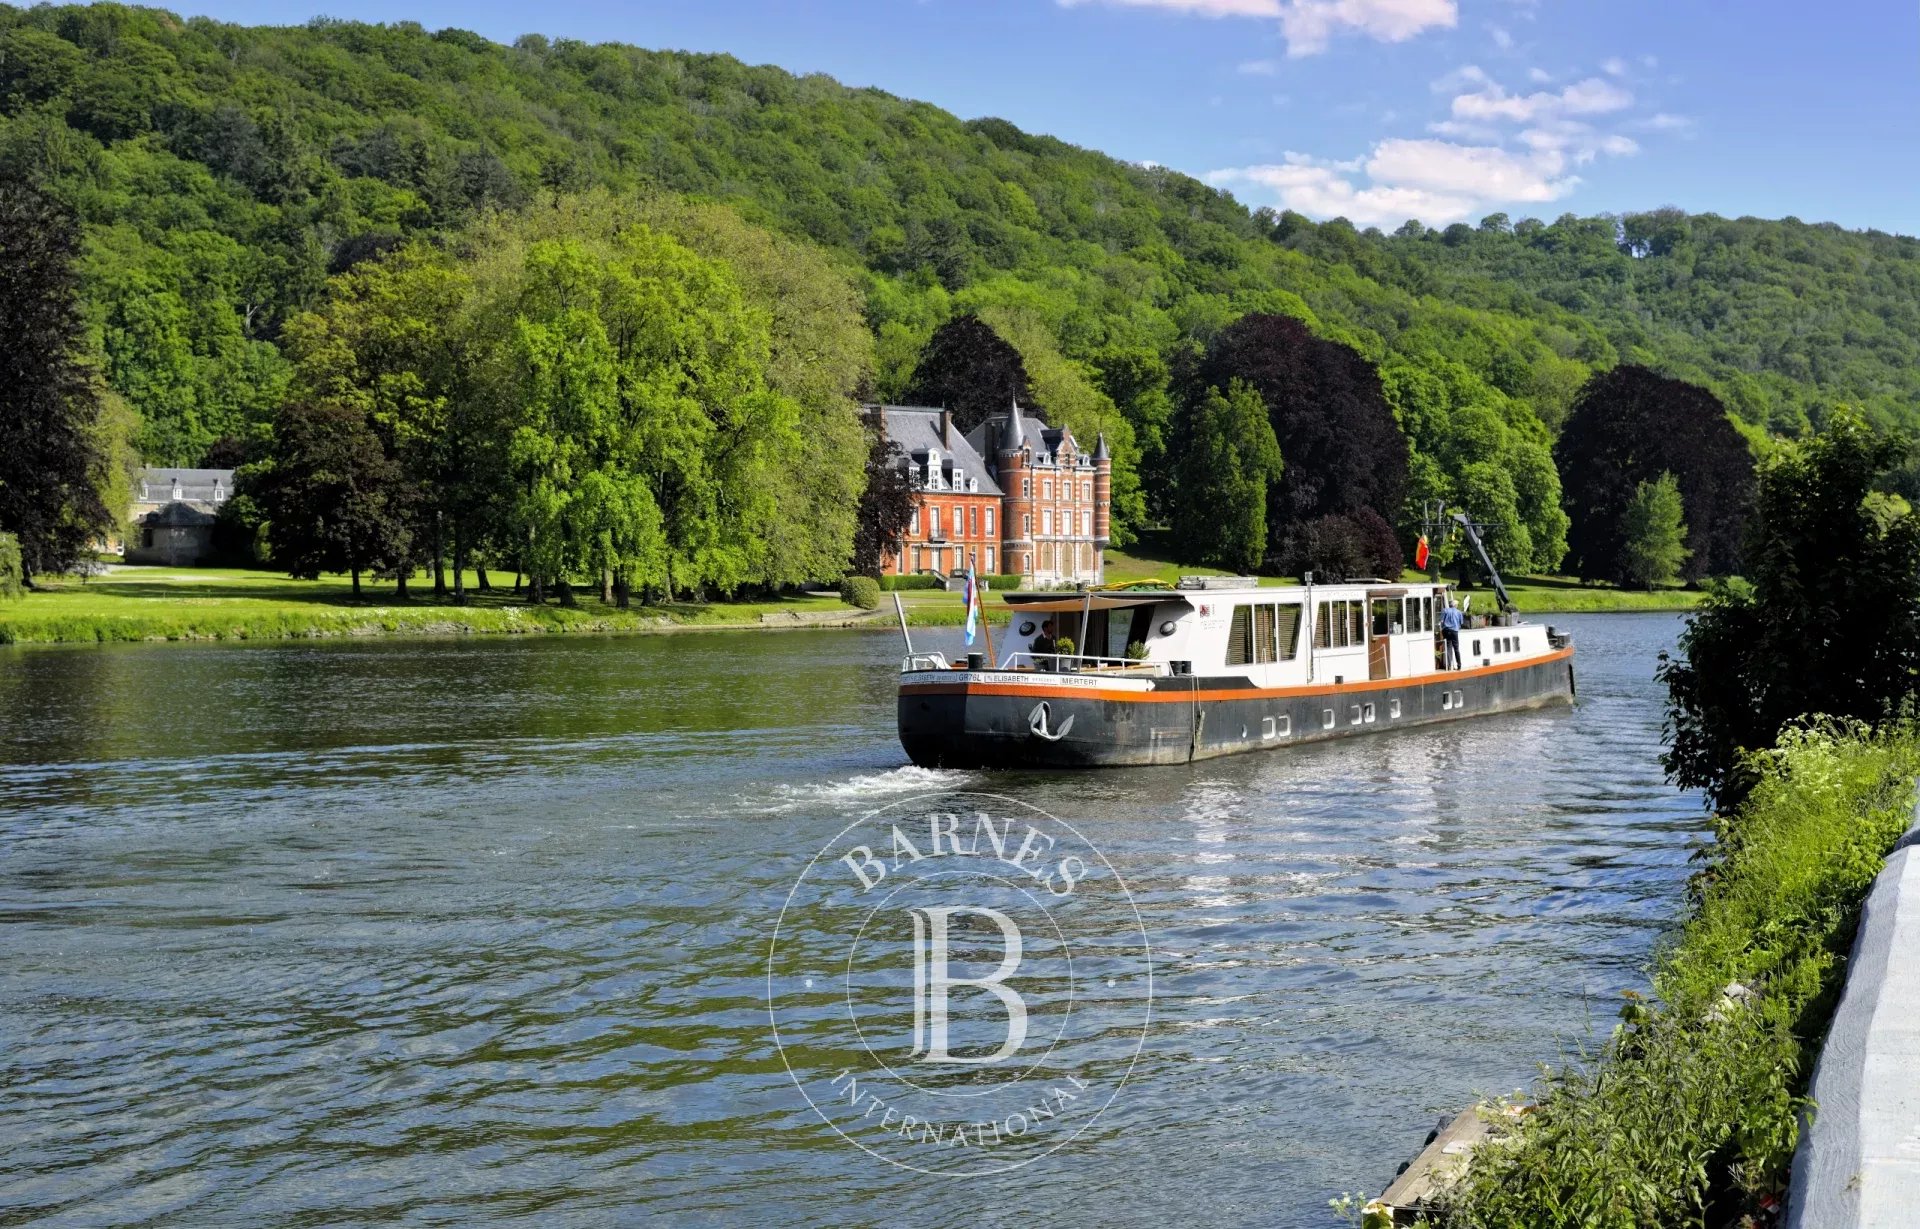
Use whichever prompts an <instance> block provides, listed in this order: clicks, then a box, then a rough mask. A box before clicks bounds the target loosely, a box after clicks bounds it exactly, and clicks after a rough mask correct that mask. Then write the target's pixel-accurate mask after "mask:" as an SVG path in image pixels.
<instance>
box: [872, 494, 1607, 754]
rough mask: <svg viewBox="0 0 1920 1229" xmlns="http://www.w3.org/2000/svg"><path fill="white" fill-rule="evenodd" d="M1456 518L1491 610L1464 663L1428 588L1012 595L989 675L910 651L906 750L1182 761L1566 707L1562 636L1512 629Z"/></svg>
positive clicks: (1532, 626) (904, 685)
mask: <svg viewBox="0 0 1920 1229" xmlns="http://www.w3.org/2000/svg"><path fill="white" fill-rule="evenodd" d="M1454 519H1456V520H1458V521H1459V523H1460V524H1461V525H1462V526H1463V527H1464V528H1465V530H1466V534H1467V538H1468V541H1469V543H1470V544H1471V545H1472V546H1473V547H1474V548H1475V550H1476V552H1478V553H1479V554H1480V555H1481V557H1482V560H1483V561H1485V562H1486V564H1487V572H1488V575H1489V576H1490V577H1491V579H1492V581H1493V586H1494V589H1495V591H1496V592H1497V593H1498V595H1499V603H1500V604H1499V609H1498V610H1497V611H1495V612H1494V613H1493V614H1491V615H1490V616H1483V617H1470V616H1464V615H1463V618H1462V622H1463V623H1464V626H1463V627H1462V628H1461V629H1460V630H1459V632H1458V640H1459V659H1458V661H1457V662H1456V661H1453V660H1451V659H1450V657H1449V654H1448V653H1447V650H1446V646H1445V636H1444V634H1443V624H1444V622H1445V612H1446V609H1447V607H1448V606H1449V605H1450V604H1453V596H1452V591H1451V588H1450V587H1449V586H1447V585H1445V584H1442V583H1439V582H1437V581H1423V582H1418V583H1396V582H1388V581H1384V580H1353V581H1347V582H1344V583H1340V584H1320V585H1316V584H1314V583H1312V579H1313V578H1312V577H1311V576H1308V577H1307V578H1306V581H1307V583H1305V584H1300V585H1283V586H1263V585H1260V584H1259V583H1258V581H1257V580H1255V579H1253V578H1249V577H1239V578H1232V577H1228V578H1223V577H1205V578H1200V577H1190V578H1184V579H1183V580H1182V581H1181V582H1180V584H1179V585H1178V586H1172V587H1169V586H1165V585H1161V586H1158V587H1135V588H1113V587H1109V588H1104V589H1096V590H1081V591H1076V592H1044V593H1009V594H1005V595H1004V596H1003V598H1002V600H1003V601H1004V602H1005V604H1006V607H1007V614H1008V615H1009V616H1010V622H1009V624H1008V627H1007V631H1006V632H1005V633H1003V639H1006V640H1008V641H1009V643H1007V644H1005V645H1004V647H1005V648H1006V650H1007V651H1006V652H1005V654H1004V656H1002V657H1001V658H1000V659H999V660H998V661H993V660H990V659H989V657H988V655H987V654H980V653H973V654H969V655H968V657H967V659H966V660H965V661H960V662H950V661H948V660H947V659H946V658H945V657H944V656H942V655H941V654H938V653H916V652H914V651H913V645H912V641H911V639H909V640H908V643H907V655H906V658H905V660H904V661H903V662H902V664H901V671H900V680H899V697H898V721H899V731H900V744H901V746H902V747H903V748H905V750H906V753H907V755H908V757H909V758H910V759H911V760H912V761H913V762H914V763H915V764H918V765H920V766H922V767H928V768H1027V767H1051V768H1092V767H1106V766H1117V765H1131V764H1185V763H1191V762H1193V761H1195V760H1203V759H1210V758H1212V757H1214V756H1220V755H1233V754H1237V753H1239V752H1243V751H1259V750H1267V749H1272V748H1278V747H1289V746H1293V745H1295V744H1298V743H1306V742H1319V741H1322V740H1325V739H1331V738H1346V737H1351V736H1354V735H1360V734H1372V733H1378V732H1381V731H1386V730H1397V729H1403V728H1406V727H1408V726H1417V725H1427V724H1431V723H1434V722H1440V721H1458V720H1463V719H1465V718H1469V717H1478V716H1482V715H1485V714H1489V713H1505V712H1513V711H1516V710H1521V709H1530V708H1538V707H1542V706H1545V705H1551V704H1566V703H1570V702H1571V701H1572V700H1573V696H1574V677H1573V642H1572V638H1571V637H1569V636H1567V635H1564V634H1562V633H1560V632H1558V631H1556V630H1555V629H1554V628H1552V627H1547V626H1542V625H1540V624H1536V623H1528V622H1526V621H1524V620H1522V619H1521V618H1520V617H1519V616H1518V614H1517V613H1516V611H1515V609H1514V606H1513V602H1512V600H1511V598H1510V597H1509V596H1508V594H1507V590H1506V586H1505V585H1504V584H1502V583H1501V581H1500V577H1499V573H1498V572H1497V571H1495V570H1494V569H1493V567H1492V565H1491V561H1490V560H1486V558H1485V552H1484V550H1483V549H1482V548H1481V546H1480V543H1479V540H1478V536H1477V535H1476V534H1475V533H1474V532H1473V530H1474V526H1472V525H1471V524H1469V523H1468V522H1467V521H1466V518H1465V517H1463V516H1459V515H1458V514H1456V515H1455V518H1454ZM901 631H902V634H903V635H904V634H905V633H906V621H905V618H904V616H903V617H902V619H901ZM988 643H989V645H991V640H989V642H988Z"/></svg>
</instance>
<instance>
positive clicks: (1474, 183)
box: [1366, 139, 1579, 201]
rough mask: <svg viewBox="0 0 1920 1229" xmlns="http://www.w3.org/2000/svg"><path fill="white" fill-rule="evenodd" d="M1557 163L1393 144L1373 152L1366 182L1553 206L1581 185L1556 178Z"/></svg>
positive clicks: (1446, 146)
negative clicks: (1550, 203) (1540, 202)
mask: <svg viewBox="0 0 1920 1229" xmlns="http://www.w3.org/2000/svg"><path fill="white" fill-rule="evenodd" d="M1560 169H1561V164H1560V162H1559V160H1558V159H1554V158H1545V159H1543V158H1539V157H1529V156H1527V155H1524V154H1517V153H1514V152H1512V151H1511V150H1506V149H1501V148H1500V147H1499V146H1497V145H1456V144H1454V143H1452V142H1450V141H1429V140H1405V139H1393V140H1386V141H1382V142H1380V143H1379V144H1378V145H1375V146H1374V147H1373V156H1372V157H1370V158H1368V159H1367V166H1366V170H1367V178H1369V179H1371V180H1373V181H1375V182H1376V183H1386V184H1393V185H1396V186H1399V187H1407V188H1415V189H1420V190H1424V191H1429V192H1440V193H1447V194H1449V195H1453V196H1460V197H1469V198H1477V199H1483V200H1498V201H1551V200H1557V199H1559V198H1560V197H1562V196H1565V195H1566V194H1567V193H1568V192H1570V191H1572V189H1573V185H1574V184H1575V183H1577V182H1579V181H1578V180H1574V179H1563V178H1555V176H1557V175H1558V173H1559V171H1560Z"/></svg>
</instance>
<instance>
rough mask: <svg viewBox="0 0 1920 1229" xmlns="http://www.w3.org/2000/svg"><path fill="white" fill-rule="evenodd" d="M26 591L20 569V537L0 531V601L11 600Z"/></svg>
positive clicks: (24, 580) (24, 578)
mask: <svg viewBox="0 0 1920 1229" xmlns="http://www.w3.org/2000/svg"><path fill="white" fill-rule="evenodd" d="M26 591H27V586H26V577H25V575H24V574H23V573H22V572H21V570H20V539H19V538H16V537H14V536H13V535H12V534H10V533H0V601H13V600H14V599H16V598H18V597H20V596H21V595H23V594H25V593H26Z"/></svg>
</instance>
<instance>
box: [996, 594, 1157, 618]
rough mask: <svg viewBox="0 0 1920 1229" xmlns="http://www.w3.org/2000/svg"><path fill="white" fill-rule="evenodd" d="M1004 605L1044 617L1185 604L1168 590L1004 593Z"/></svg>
mask: <svg viewBox="0 0 1920 1229" xmlns="http://www.w3.org/2000/svg"><path fill="white" fill-rule="evenodd" d="M1001 596H1002V597H1003V598H1004V599H1005V601H1006V603H1007V605H1009V606H1011V607H1013V608H1015V609H1016V610H1021V611H1028V610H1037V611H1040V612H1041V613H1043V614H1078V613H1079V612H1080V611H1082V610H1125V609H1127V608H1128V607H1131V606H1154V605H1158V604H1159V603H1161V602H1175V603H1178V604H1180V605H1183V606H1184V605H1186V604H1187V595H1186V594H1184V593H1176V592H1174V591H1173V590H1171V589H1162V590H1158V591H1151V590H1142V591H1140V592H1137V593H1005V594H1002V595H1001Z"/></svg>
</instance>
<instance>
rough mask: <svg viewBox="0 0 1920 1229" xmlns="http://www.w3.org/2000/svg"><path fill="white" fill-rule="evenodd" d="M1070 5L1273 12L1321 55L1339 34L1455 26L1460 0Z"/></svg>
mask: <svg viewBox="0 0 1920 1229" xmlns="http://www.w3.org/2000/svg"><path fill="white" fill-rule="evenodd" d="M1058 2H1059V3H1060V4H1061V5H1063V6H1065V7H1068V8H1072V7H1074V6H1076V5H1081V4H1094V3H1099V4H1113V5H1120V6H1123V7H1126V8H1154V9H1166V10H1168V11H1170V12H1175V13H1186V14H1190V15H1193V16H1196V17H1271V18H1278V19H1279V21H1280V32H1281V34H1282V35H1283V36H1285V38H1286V40H1287V54H1288V55H1290V56H1304V55H1316V54H1318V53H1320V52H1322V51H1325V50H1326V49H1327V45H1328V44H1329V43H1330V42H1332V40H1333V38H1334V36H1335V35H1337V34H1347V33H1354V34H1362V35H1365V36H1366V37H1368V38H1371V39H1376V40H1378V41H1379V42H1383V43H1403V42H1405V41H1407V40H1408V39H1410V38H1413V37H1414V36H1416V35H1418V34H1420V33H1422V32H1423V31H1426V30H1433V29H1452V28H1453V27H1454V26H1455V25H1458V24H1459V21H1460V7H1459V4H1458V0H1058Z"/></svg>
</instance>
